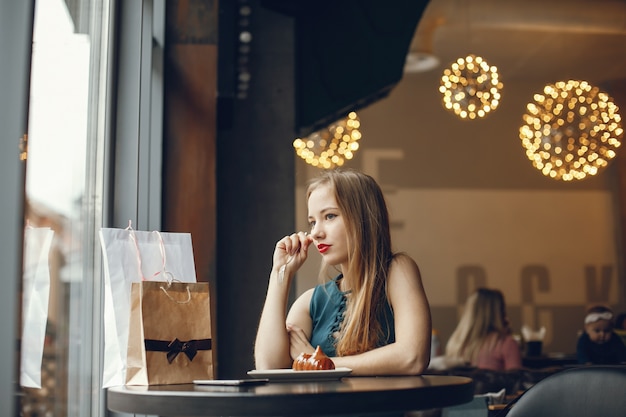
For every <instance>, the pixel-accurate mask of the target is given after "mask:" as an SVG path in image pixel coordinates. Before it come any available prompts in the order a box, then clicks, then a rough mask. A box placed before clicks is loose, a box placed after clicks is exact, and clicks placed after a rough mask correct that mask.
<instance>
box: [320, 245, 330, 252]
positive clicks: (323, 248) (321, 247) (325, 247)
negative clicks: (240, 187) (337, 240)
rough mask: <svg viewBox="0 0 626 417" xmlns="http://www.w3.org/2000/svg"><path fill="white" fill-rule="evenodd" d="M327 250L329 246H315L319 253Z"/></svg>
mask: <svg viewBox="0 0 626 417" xmlns="http://www.w3.org/2000/svg"><path fill="white" fill-rule="evenodd" d="M329 248H330V245H324V244H323V243H320V244H319V245H317V250H318V251H319V252H320V253H324V252H326V251H327V250H328V249H329Z"/></svg>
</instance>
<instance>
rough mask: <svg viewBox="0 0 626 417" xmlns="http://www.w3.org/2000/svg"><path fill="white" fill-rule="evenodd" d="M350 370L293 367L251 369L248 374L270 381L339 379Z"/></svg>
mask: <svg viewBox="0 0 626 417" xmlns="http://www.w3.org/2000/svg"><path fill="white" fill-rule="evenodd" d="M351 372H352V369H350V368H336V369H331V370H328V371H294V370H293V369H267V370H265V371H259V370H256V369H255V370H252V371H248V375H250V376H251V377H254V378H267V379H269V380H270V381H324V380H331V379H339V378H341V377H344V376H346V375H349V374H350V373H351Z"/></svg>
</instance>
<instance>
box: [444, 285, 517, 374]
mask: <svg viewBox="0 0 626 417" xmlns="http://www.w3.org/2000/svg"><path fill="white" fill-rule="evenodd" d="M509 332H510V329H509V325H508V321H507V318H506V305H505V302H504V295H503V294H502V292H501V291H500V290H494V289H488V288H479V289H478V290H476V291H475V292H474V293H473V294H471V295H470V296H469V297H468V298H467V301H466V303H465V307H464V309H463V315H462V316H461V320H460V321H459V324H458V325H457V327H456V329H455V330H454V332H453V333H452V335H451V336H450V339H449V340H448V344H447V345H446V356H447V357H450V358H454V359H459V358H461V359H463V360H464V361H465V362H467V363H475V361H476V357H477V355H478V352H479V351H480V350H481V348H482V347H483V346H484V345H487V348H488V349H492V348H493V346H495V344H496V343H497V342H498V340H500V339H501V338H503V337H505V336H506V335H508V334H509Z"/></svg>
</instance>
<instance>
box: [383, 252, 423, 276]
mask: <svg viewBox="0 0 626 417" xmlns="http://www.w3.org/2000/svg"><path fill="white" fill-rule="evenodd" d="M394 269H396V270H401V271H414V272H417V274H418V275H419V267H418V266H417V262H415V259H413V258H412V257H411V256H409V255H408V254H407V253H405V252H400V253H396V254H395V255H394V256H393V259H392V260H391V266H390V270H394Z"/></svg>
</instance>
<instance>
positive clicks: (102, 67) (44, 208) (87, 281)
mask: <svg viewBox="0 0 626 417" xmlns="http://www.w3.org/2000/svg"><path fill="white" fill-rule="evenodd" d="M111 11H112V8H111V5H110V3H109V1H107V0H73V1H72V0H66V1H64V0H45V1H43V0H42V1H36V2H35V14H34V16H35V18H34V19H35V20H34V29H33V44H32V61H31V82H30V104H29V118H28V126H29V127H28V149H27V155H26V157H27V159H26V161H27V162H26V195H25V196H26V201H25V216H24V217H25V222H26V225H25V227H26V228H25V245H24V257H25V260H26V262H25V267H24V284H25V286H24V288H25V290H28V291H27V292H25V297H24V301H25V304H24V306H25V308H28V307H29V304H28V303H29V302H31V303H32V302H33V301H35V302H37V303H41V304H42V305H43V307H44V308H40V309H39V310H38V311H37V312H36V313H34V312H33V309H32V306H30V307H31V309H30V311H25V315H24V317H27V318H28V320H27V321H25V322H24V326H26V331H25V332H24V333H23V337H25V338H26V339H29V338H30V340H28V341H29V342H30V341H31V340H34V341H35V342H37V339H36V338H35V339H32V337H33V336H32V335H33V334H34V333H35V332H33V331H32V328H28V327H29V326H33V327H34V326H40V325H41V322H42V320H45V338H44V344H43V359H42V363H41V374H40V375H36V373H37V367H36V366H30V365H32V364H33V363H36V361H37V352H38V351H37V349H33V351H32V352H29V349H28V348H27V347H26V346H25V344H24V343H23V344H22V358H23V361H22V375H20V385H22V386H24V387H23V394H24V395H23V396H22V398H21V404H20V405H19V406H20V407H21V415H23V416H88V415H89V416H97V415H101V414H102V413H103V399H102V398H101V397H102V396H101V395H100V391H99V390H98V381H97V376H98V375H99V363H100V361H99V354H100V349H99V346H100V333H101V328H100V325H99V323H100V321H101V320H100V313H99V311H100V301H99V300H100V290H99V289H100V266H99V263H98V259H99V256H98V255H99V254H98V251H99V250H100V249H99V247H97V244H96V242H97V241H96V240H95V239H94V238H93V236H94V234H95V231H96V229H97V228H98V227H99V226H100V225H101V222H102V220H101V219H102V213H103V207H104V205H103V204H104V203H103V198H102V195H103V187H104V181H103V178H104V172H105V164H104V163H103V162H104V160H105V145H106V143H107V136H106V132H107V130H108V129H107V124H108V123H109V122H108V117H107V116H108V114H107V112H106V109H107V105H108V102H107V101H108V100H109V93H108V92H109V91H110V85H109V82H108V80H109V79H110V78H109V73H110V61H111V59H110V56H111V49H110V47H111V44H110V39H109V38H110V36H109V34H110V27H111ZM47 229H49V230H50V231H51V232H50V233H33V230H35V231H42V230H44V231H45V230H47ZM50 238H51V239H52V240H51V242H50V241H46V239H50ZM33 251H36V252H37V253H36V254H35V253H34V252H33ZM46 263H47V265H46ZM46 267H47V268H46ZM46 303H47V309H46V308H45V304H46ZM46 313H47V316H46ZM29 346H32V344H29ZM25 368H27V369H31V371H32V373H33V374H34V375H26V376H25V375H24V370H25Z"/></svg>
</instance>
